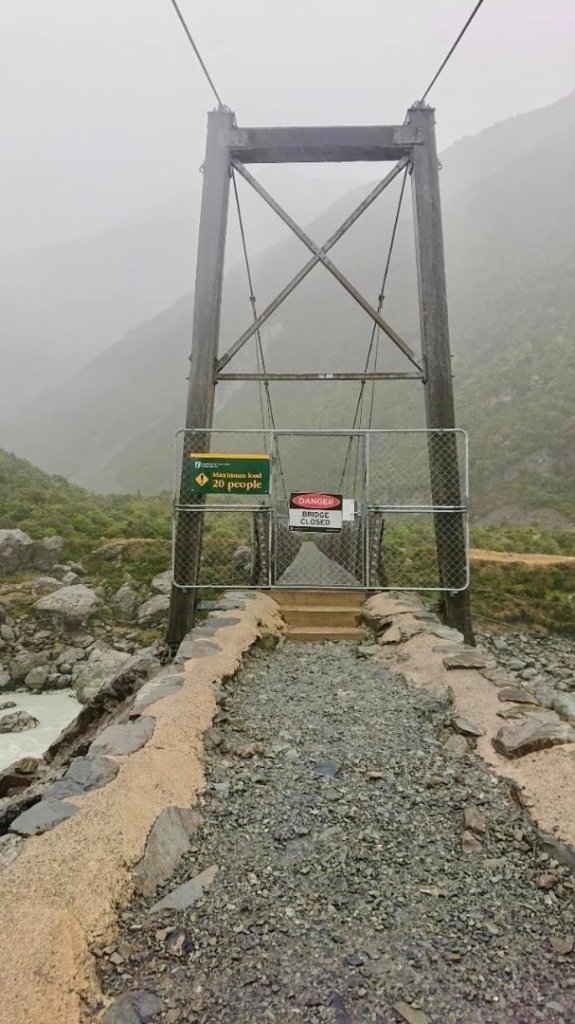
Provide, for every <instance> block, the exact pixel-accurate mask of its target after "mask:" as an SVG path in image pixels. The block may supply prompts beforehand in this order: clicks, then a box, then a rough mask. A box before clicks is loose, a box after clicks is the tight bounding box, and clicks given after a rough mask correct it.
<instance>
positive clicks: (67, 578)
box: [62, 571, 103, 596]
mask: <svg viewBox="0 0 575 1024" xmlns="http://www.w3.org/2000/svg"><path fill="white" fill-rule="evenodd" d="M79 579H80V577H79V576H78V573H76V572H71V571H69V572H65V573H64V575H63V576H62V583H63V584H64V586H66V587H71V586H73V584H74V583H77V582H78V580H79ZM96 593H98V591H97V590H96ZM98 596H103V595H100V594H99V595H98Z"/></svg>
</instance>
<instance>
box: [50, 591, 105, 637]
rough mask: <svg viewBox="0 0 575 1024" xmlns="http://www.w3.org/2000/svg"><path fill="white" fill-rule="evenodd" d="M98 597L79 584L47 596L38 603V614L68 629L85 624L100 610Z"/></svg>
mask: <svg viewBox="0 0 575 1024" xmlns="http://www.w3.org/2000/svg"><path fill="white" fill-rule="evenodd" d="M98 603H99V602H98V597H97V595H96V594H95V592H94V591H93V590H91V589H90V588H89V587H87V586H85V584H84V583H78V584H76V585H74V586H72V587H62V589H61V590H57V591H55V593H53V594H47V595H46V597H41V598H40V600H39V601H37V602H36V605H35V609H36V613H37V614H38V615H39V616H40V617H41V618H48V619H51V620H52V621H53V622H55V623H62V625H63V626H65V627H66V628H70V627H72V626H79V625H81V624H82V623H85V622H87V621H88V619H90V618H91V617H92V616H93V615H95V614H96V612H97V610H98Z"/></svg>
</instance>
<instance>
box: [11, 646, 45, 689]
mask: <svg viewBox="0 0 575 1024" xmlns="http://www.w3.org/2000/svg"><path fill="white" fill-rule="evenodd" d="M45 664H46V655H45V654H44V653H43V652H42V651H18V654H16V655H15V657H14V658H13V659H12V661H11V662H10V676H11V678H12V679H13V680H14V682H15V683H23V682H24V680H25V678H26V676H27V675H28V673H29V672H31V671H32V669H33V668H38V667H39V666H42V665H45Z"/></svg>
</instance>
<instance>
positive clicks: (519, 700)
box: [498, 686, 537, 704]
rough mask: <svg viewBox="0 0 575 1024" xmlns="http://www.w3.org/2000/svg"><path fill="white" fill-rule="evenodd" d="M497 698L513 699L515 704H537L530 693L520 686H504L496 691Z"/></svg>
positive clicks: (503, 699)
mask: <svg viewBox="0 0 575 1024" xmlns="http://www.w3.org/2000/svg"><path fill="white" fill-rule="evenodd" d="M498 697H499V700H502V701H507V700H509V701H514V702H515V704H537V701H536V699H535V697H534V696H533V694H532V693H529V691H528V690H524V689H523V687H522V686H504V687H503V688H502V689H501V690H499V693H498Z"/></svg>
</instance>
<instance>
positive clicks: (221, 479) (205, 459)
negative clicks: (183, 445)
mask: <svg viewBox="0 0 575 1024" xmlns="http://www.w3.org/2000/svg"><path fill="white" fill-rule="evenodd" d="M189 459H190V461H189V467H188V486H189V490H190V493H191V494H236V495H237V494H269V490H270V457H269V455H252V454H244V453H243V452H241V453H238V454H232V453H224V454H222V453H220V452H191V453H190V456H189Z"/></svg>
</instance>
